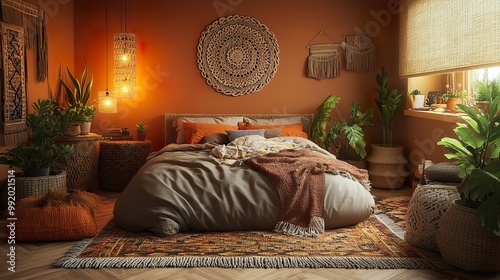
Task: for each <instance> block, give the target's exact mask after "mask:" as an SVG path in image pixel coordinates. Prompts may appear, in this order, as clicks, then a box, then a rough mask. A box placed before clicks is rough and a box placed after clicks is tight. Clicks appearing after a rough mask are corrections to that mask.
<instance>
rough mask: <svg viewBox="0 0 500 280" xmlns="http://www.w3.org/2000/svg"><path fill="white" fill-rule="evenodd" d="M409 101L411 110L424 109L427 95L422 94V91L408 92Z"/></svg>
mask: <svg viewBox="0 0 500 280" xmlns="http://www.w3.org/2000/svg"><path fill="white" fill-rule="evenodd" d="M408 97H409V98H408V101H409V104H410V106H409V107H410V108H411V109H417V108H423V107H424V102H425V95H424V94H421V92H420V90H418V89H414V90H412V91H411V92H408Z"/></svg>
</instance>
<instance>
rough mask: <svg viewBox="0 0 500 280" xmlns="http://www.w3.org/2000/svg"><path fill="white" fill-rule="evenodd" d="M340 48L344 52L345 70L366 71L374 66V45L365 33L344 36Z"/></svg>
mask: <svg viewBox="0 0 500 280" xmlns="http://www.w3.org/2000/svg"><path fill="white" fill-rule="evenodd" d="M342 48H343V49H344V52H345V61H346V66H345V68H346V70H347V71H353V72H367V71H370V70H373V67H374V66H375V45H374V44H373V42H372V37H371V36H369V35H367V34H349V35H345V36H344V42H343V44H342Z"/></svg>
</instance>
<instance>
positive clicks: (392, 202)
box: [54, 197, 435, 269]
mask: <svg viewBox="0 0 500 280" xmlns="http://www.w3.org/2000/svg"><path fill="white" fill-rule="evenodd" d="M408 201H409V197H394V198H386V199H377V204H376V205H377V210H376V212H375V214H374V215H372V216H371V217H370V218H369V219H368V220H366V221H364V222H362V223H359V224H357V225H354V226H350V227H347V228H341V229H335V230H327V231H326V232H325V233H324V234H322V235H320V236H319V237H316V238H302V237H293V236H287V235H283V234H281V233H275V232H272V231H244V232H243V231H242V232H186V233H178V234H176V235H174V236H171V237H158V236H155V235H153V234H151V233H147V232H142V233H132V232H127V231H124V230H121V229H120V228H118V227H116V226H114V223H113V221H111V222H110V223H109V224H108V225H107V226H106V227H105V228H104V229H103V230H102V232H101V233H100V234H99V235H98V236H97V237H95V238H93V239H87V240H83V241H82V242H80V243H78V244H77V245H76V246H75V247H74V248H72V249H71V250H70V251H69V252H68V253H67V254H66V255H65V256H63V257H62V258H60V259H59V260H58V261H57V262H56V263H54V266H56V267H64V268H105V267H106V268H108V267H121V268H124V267H128V268H147V267H149V268H152V267H224V268H352V269H427V268H435V267H434V265H433V264H432V263H431V262H430V261H428V260H427V259H425V258H424V257H423V256H422V255H421V254H419V253H418V252H417V251H416V250H415V249H413V248H412V247H411V246H410V245H408V244H407V243H406V242H404V241H403V239H402V233H403V230H402V227H403V228H404V214H405V213H406V208H407V206H408ZM401 226H402V227H401ZM391 228H392V229H391Z"/></svg>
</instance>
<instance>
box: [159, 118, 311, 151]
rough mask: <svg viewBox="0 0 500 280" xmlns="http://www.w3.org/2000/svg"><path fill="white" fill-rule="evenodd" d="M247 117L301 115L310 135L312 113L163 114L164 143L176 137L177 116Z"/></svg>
mask: <svg viewBox="0 0 500 280" xmlns="http://www.w3.org/2000/svg"><path fill="white" fill-rule="evenodd" d="M238 116H241V117H249V118H258V119H277V118H286V117H294V116H302V117H304V118H306V119H307V120H308V122H307V123H303V124H304V126H303V129H302V130H303V131H304V132H305V133H307V135H311V133H310V132H311V126H312V122H313V118H314V115H313V114H165V145H168V144H171V143H175V141H176V139H177V131H176V130H175V129H174V128H173V124H174V121H175V120H176V119H177V118H179V117H188V118H207V117H238Z"/></svg>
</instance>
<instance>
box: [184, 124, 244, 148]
mask: <svg viewBox="0 0 500 280" xmlns="http://www.w3.org/2000/svg"><path fill="white" fill-rule="evenodd" d="M183 126H184V131H185V132H186V143H188V144H198V143H199V142H200V141H201V139H203V137H205V136H207V135H210V134H214V133H224V134H226V129H227V130H234V129H238V127H237V126H234V125H228V124H213V123H191V122H186V123H184V124H183Z"/></svg>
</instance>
